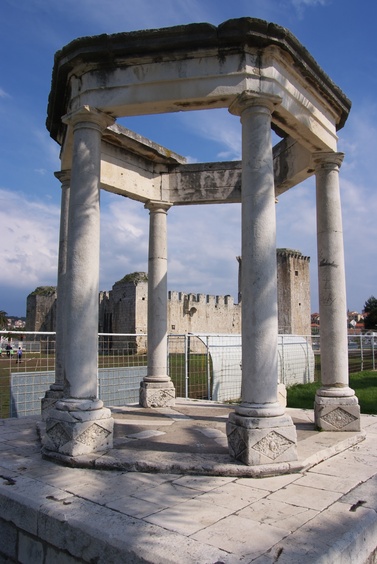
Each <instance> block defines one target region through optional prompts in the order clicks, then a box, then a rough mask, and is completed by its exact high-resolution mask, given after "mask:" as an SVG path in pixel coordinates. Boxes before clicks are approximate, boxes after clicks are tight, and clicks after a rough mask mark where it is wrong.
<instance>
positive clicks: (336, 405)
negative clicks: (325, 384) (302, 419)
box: [314, 388, 361, 431]
mask: <svg viewBox="0 0 377 564" xmlns="http://www.w3.org/2000/svg"><path fill="white" fill-rule="evenodd" d="M335 390H336V389H335ZM339 391H341V388H340V389H338V392H339ZM324 392H325V393H326V390H324ZM314 421H315V424H316V427H317V428H318V429H319V430H321V431H360V429H361V425H360V406H359V401H358V399H357V397H356V396H355V395H352V396H343V397H334V396H333V395H321V389H319V390H318V391H317V393H316V396H315V400H314Z"/></svg>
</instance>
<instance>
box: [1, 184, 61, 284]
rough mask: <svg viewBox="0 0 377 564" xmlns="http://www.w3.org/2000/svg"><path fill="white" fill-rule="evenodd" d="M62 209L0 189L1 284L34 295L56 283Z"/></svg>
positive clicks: (24, 195)
mask: <svg viewBox="0 0 377 564" xmlns="http://www.w3.org/2000/svg"><path fill="white" fill-rule="evenodd" d="M58 229H59V209H58V208H57V207H56V206H47V205H45V204H43V203H41V202H38V201H31V200H30V195H29V196H27V195H26V194H21V193H19V192H18V193H17V194H16V193H14V192H10V191H9V190H4V189H0V240H1V241H2V253H1V254H0V284H1V285H2V286H4V285H9V286H10V287H12V288H17V287H18V288H25V289H26V290H27V291H33V290H34V289H35V287H36V286H40V285H45V284H46V285H50V284H55V283H56V272H57V271H56V269H57V246H58Z"/></svg>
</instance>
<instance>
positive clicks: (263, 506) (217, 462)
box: [0, 400, 377, 564]
mask: <svg viewBox="0 0 377 564" xmlns="http://www.w3.org/2000/svg"><path fill="white" fill-rule="evenodd" d="M231 409H232V408H231V407H230V406H228V405H221V404H213V403H211V402H202V401H198V402H195V401H185V400H178V401H177V404H176V406H175V407H174V408H165V409H158V410H152V409H141V408H139V407H137V406H131V407H127V408H114V409H113V410H112V411H113V416H114V418H115V441H114V448H113V449H112V450H111V451H108V452H107V453H105V454H102V455H98V456H96V457H84V456H82V457H76V458H70V459H69V458H68V457H67V458H66V459H65V460H64V461H62V462H64V465H60V464H56V463H55V462H53V461H51V460H46V459H43V458H42V457H41V452H40V451H41V447H40V437H39V433H38V432H37V423H38V424H39V429H40V432H43V427H42V426H41V423H40V422H39V421H38V418H22V419H6V420H0V563H2V562H12V561H15V562H27V563H28V564H29V563H30V564H32V563H34V562H35V563H37V562H38V563H48V562H51V561H53V560H55V561H56V562H57V563H59V562H64V563H68V564H73V563H74V562H93V561H95V562H97V563H106V564H109V563H119V562H127V563H139V562H140V563H141V562H143V563H146V562H150V563H161V564H162V563H164V564H169V563H174V564H175V563H176V562H179V563H180V564H185V563H187V564H189V563H200V564H215V563H216V564H219V563H224V564H232V563H238V562H242V563H251V562H256V563H257V564H267V563H276V562H278V563H279V564H282V563H283V564H288V563H289V564H292V563H297V564H298V563H300V564H301V563H302V562H321V563H325V562H326V563H342V564H344V563H351V562H352V564H354V563H359V562H360V563H366V562H368V563H372V562H375V561H376V560H375V558H376V556H375V555H374V556H373V553H374V551H375V549H376V546H377V514H376V510H377V440H376V439H377V418H376V417H374V416H366V415H363V416H362V425H363V431H362V432H361V433H331V432H321V433H318V432H316V431H315V429H314V424H313V412H312V411H304V410H292V409H288V410H287V411H288V413H289V414H290V415H291V417H292V419H293V420H294V422H295V424H296V426H297V432H298V453H299V460H298V461H297V462H295V463H290V464H289V465H288V464H287V465H286V467H285V468H284V467H282V466H280V467H279V468H278V467H277V465H266V466H265V467H258V468H257V467H254V468H252V467H246V466H241V465H239V464H236V463H234V462H232V461H231V460H230V459H229V456H228V453H227V444H226V437H225V422H226V419H227V416H228V413H229V411H230V410H231ZM274 473H275V474H279V475H275V476H271V474H274Z"/></svg>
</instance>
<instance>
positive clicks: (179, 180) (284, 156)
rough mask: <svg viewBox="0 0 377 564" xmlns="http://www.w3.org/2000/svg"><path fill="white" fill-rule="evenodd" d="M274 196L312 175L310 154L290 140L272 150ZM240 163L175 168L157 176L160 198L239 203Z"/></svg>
mask: <svg viewBox="0 0 377 564" xmlns="http://www.w3.org/2000/svg"><path fill="white" fill-rule="evenodd" d="M273 155H274V177H275V193H276V196H279V195H280V194H282V193H283V192H286V191H287V190H289V188H292V187H293V186H296V185H297V184H299V183H300V182H302V181H303V180H305V179H306V178H308V177H309V176H311V175H312V174H313V172H314V171H313V168H312V166H311V155H310V152H309V151H307V150H306V149H305V148H304V147H302V146H301V145H299V144H298V143H297V142H296V141H295V140H294V139H292V138H287V139H284V140H283V141H281V142H280V143H278V145H276V146H275V147H274V151H273ZM241 168H242V166H241V162H240V161H231V162H216V163H198V164H185V165H178V166H175V167H174V168H171V169H170V170H169V172H167V173H162V174H161V198H162V200H166V201H169V202H172V203H173V204H174V205H190V204H206V203H207V204H216V203H237V202H241Z"/></svg>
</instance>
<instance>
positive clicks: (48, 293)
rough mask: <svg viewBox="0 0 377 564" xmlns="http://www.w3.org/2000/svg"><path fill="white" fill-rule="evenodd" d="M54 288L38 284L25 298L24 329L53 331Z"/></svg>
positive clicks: (54, 313)
mask: <svg viewBox="0 0 377 564" xmlns="http://www.w3.org/2000/svg"><path fill="white" fill-rule="evenodd" d="M56 298H57V292H56V288H55V287H53V286H39V287H38V288H36V289H35V290H34V292H32V293H31V294H29V295H28V297H27V299H26V325H25V331H55V327H56Z"/></svg>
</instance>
